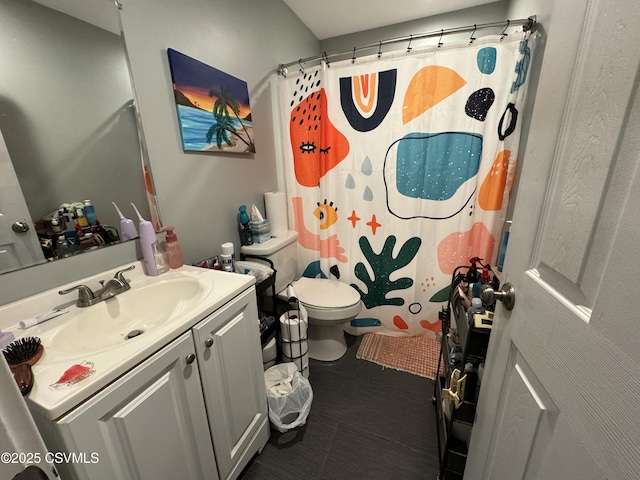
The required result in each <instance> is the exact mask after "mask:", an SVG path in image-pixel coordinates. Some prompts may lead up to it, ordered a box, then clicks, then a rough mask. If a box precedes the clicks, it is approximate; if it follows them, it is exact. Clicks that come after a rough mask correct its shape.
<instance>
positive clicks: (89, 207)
mask: <svg viewBox="0 0 640 480" xmlns="http://www.w3.org/2000/svg"><path fill="white" fill-rule="evenodd" d="M83 210H84V215H85V217H87V222H89V225H95V224H96V223H97V221H98V216H97V215H96V208H95V207H94V206H93V204H92V203H91V200H85V201H84V208H83Z"/></svg>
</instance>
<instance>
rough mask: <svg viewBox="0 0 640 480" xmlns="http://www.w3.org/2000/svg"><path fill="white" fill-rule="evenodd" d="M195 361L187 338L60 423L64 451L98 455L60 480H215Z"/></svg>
mask: <svg viewBox="0 0 640 480" xmlns="http://www.w3.org/2000/svg"><path fill="white" fill-rule="evenodd" d="M189 355H191V357H189ZM193 355H194V348H193V340H192V338H191V333H186V334H184V335H183V336H181V337H180V338H178V339H177V340H175V341H174V342H172V343H171V344H169V345H168V346H166V347H165V348H163V349H162V350H160V352H158V353H157V354H155V355H154V356H153V357H151V358H150V359H149V360H147V361H145V362H144V363H142V364H141V365H139V366H138V367H136V368H135V369H133V370H132V371H131V372H129V373H128V374H126V375H124V376H123V377H122V378H120V379H119V380H117V381H116V382H114V383H113V384H111V385H110V386H109V387H107V388H106V389H104V390H103V391H101V392H100V393H99V394H97V395H96V396H95V397H93V398H91V399H90V400H89V401H87V402H86V403H85V404H83V405H81V406H80V407H78V408H77V409H75V410H74V411H73V412H71V413H70V414H68V415H66V416H65V417H63V418H61V419H60V420H59V421H58V422H57V426H58V430H59V434H60V436H61V438H62V440H63V444H64V445H65V448H66V450H67V451H68V452H72V453H75V452H86V453H87V454H88V455H91V454H94V459H95V454H97V461H96V462H95V463H91V460H92V458H91V457H89V461H88V462H81V463H74V464H63V465H61V467H62V468H61V471H62V472H61V473H62V477H63V478H65V479H68V478H69V479H71V478H78V479H91V480H100V479H105V480H113V479H114V478H117V479H119V480H129V479H132V480H133V479H149V480H151V479H164V478H172V479H173V478H176V479H177V478H189V479H196V478H206V479H214V480H215V479H217V478H218V476H217V471H216V464H215V457H214V454H213V447H212V444H211V438H210V435H209V429H208V428H207V422H206V418H207V417H206V410H205V407H204V400H203V396H202V388H201V385H200V378H199V372H198V364H197V362H195V361H194V356H193ZM67 470H69V471H67Z"/></svg>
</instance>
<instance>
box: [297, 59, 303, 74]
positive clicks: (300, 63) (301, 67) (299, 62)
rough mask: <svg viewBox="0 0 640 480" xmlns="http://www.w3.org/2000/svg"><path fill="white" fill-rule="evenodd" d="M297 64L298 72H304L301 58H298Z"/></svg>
mask: <svg viewBox="0 0 640 480" xmlns="http://www.w3.org/2000/svg"><path fill="white" fill-rule="evenodd" d="M298 65H300V73H304V67H303V66H302V59H300V60H298Z"/></svg>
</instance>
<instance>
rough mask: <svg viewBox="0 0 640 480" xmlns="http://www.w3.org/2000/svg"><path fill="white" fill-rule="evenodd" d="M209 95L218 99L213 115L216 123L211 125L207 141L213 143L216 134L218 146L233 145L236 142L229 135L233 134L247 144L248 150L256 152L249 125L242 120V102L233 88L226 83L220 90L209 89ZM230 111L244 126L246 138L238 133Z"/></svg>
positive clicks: (214, 105)
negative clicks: (235, 95)
mask: <svg viewBox="0 0 640 480" xmlns="http://www.w3.org/2000/svg"><path fill="white" fill-rule="evenodd" d="M209 96H210V97H216V101H215V102H214V104H213V116H214V118H215V120H216V123H215V124H214V125H211V127H210V128H209V131H208V132H207V142H209V143H211V139H212V138H213V136H214V135H215V137H216V144H217V145H218V148H222V144H223V143H226V144H227V145H229V146H231V147H232V146H234V143H233V141H232V140H231V137H230V136H229V134H232V135H235V136H236V137H237V138H239V139H240V141H242V142H243V143H244V144H245V145H246V146H247V148H246V150H245V151H246V152H251V153H255V151H256V146H255V144H254V142H253V139H252V138H251V136H250V135H249V132H248V131H247V127H246V126H245V125H244V123H243V122H242V120H240V116H239V115H240V104H239V103H238V101H237V100H236V99H235V98H233V95H232V91H231V89H230V88H229V87H227V86H226V85H222V86H221V87H220V89H219V90H218V89H215V88H212V89H211V90H209ZM229 111H231V112H232V113H233V115H234V116H235V117H236V119H237V120H238V123H240V125H241V126H242V129H243V130H244V133H245V135H246V136H247V138H246V139H245V138H244V137H242V136H240V135H238V134H237V133H236V129H235V122H234V121H233V118H231V115H230V113H229Z"/></svg>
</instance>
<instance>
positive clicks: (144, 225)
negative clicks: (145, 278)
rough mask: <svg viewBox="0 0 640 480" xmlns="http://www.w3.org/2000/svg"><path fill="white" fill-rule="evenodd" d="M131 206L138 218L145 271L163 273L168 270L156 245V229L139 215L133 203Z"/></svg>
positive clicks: (149, 273)
mask: <svg viewBox="0 0 640 480" xmlns="http://www.w3.org/2000/svg"><path fill="white" fill-rule="evenodd" d="M131 206H132V207H133V209H134V210H135V211H136V214H137V215H138V219H139V220H140V224H139V230H140V247H141V248H142V256H143V257H144V264H145V268H146V273H147V275H151V276H156V275H160V274H163V273H165V272H166V271H167V270H169V265H167V262H166V261H165V259H164V255H163V254H162V251H161V250H160V248H159V246H158V239H157V238H156V231H155V229H154V228H153V224H152V223H151V222H150V221H148V220H145V219H144V218H142V215H140V212H139V211H138V209H137V208H136V206H135V205H134V204H133V203H132V204H131Z"/></svg>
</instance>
